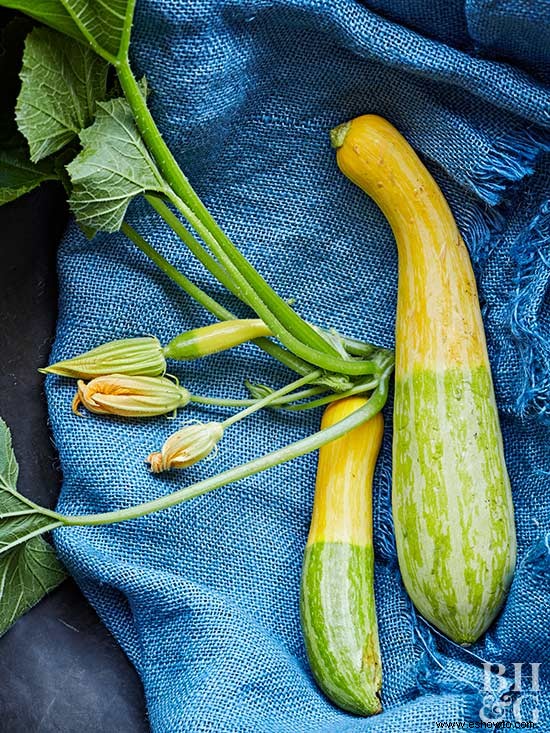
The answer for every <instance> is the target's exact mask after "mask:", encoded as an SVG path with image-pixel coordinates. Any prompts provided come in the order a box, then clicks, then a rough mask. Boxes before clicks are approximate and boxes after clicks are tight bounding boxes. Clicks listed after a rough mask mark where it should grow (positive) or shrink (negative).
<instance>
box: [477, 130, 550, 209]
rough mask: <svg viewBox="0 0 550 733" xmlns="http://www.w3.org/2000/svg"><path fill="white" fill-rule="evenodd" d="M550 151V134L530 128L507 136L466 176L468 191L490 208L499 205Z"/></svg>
mask: <svg viewBox="0 0 550 733" xmlns="http://www.w3.org/2000/svg"><path fill="white" fill-rule="evenodd" d="M547 150H550V133H549V132H547V131H545V130H542V129H540V128H531V129H526V130H521V131H516V132H513V133H509V134H507V135H504V136H503V137H501V138H499V139H498V140H497V141H496V142H495V143H494V144H493V145H492V146H491V148H490V150H489V153H488V155H487V157H486V159H485V160H483V161H482V162H480V164H479V166H478V167H476V168H474V169H473V170H471V171H469V172H467V173H466V179H467V182H468V185H469V187H470V188H471V190H472V191H473V192H474V193H475V194H476V195H477V196H478V197H479V198H480V199H482V200H483V201H485V202H486V203H487V204H489V205H490V206H496V205H497V204H500V203H501V202H502V200H503V199H504V198H505V194H506V193H507V190H508V188H509V187H510V186H511V185H512V184H515V183H517V182H518V181H521V180H522V179H523V178H525V177H526V176H530V175H531V174H532V173H534V171H535V163H536V161H537V158H538V157H539V155H540V154H541V153H543V152H544V151H547Z"/></svg>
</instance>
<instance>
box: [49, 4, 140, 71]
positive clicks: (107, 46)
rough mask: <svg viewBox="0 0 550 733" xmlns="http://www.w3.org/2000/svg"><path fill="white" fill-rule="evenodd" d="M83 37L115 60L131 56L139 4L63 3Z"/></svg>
mask: <svg viewBox="0 0 550 733" xmlns="http://www.w3.org/2000/svg"><path fill="white" fill-rule="evenodd" d="M60 2H61V3H62V4H63V5H64V7H65V8H66V10H67V11H68V12H69V13H70V15H71V17H72V18H73V20H74V22H75V23H76V24H77V25H78V27H79V28H80V31H81V33H82V34H83V35H84V36H86V38H87V39H88V40H89V41H91V42H92V43H94V44H97V46H98V50H99V49H103V50H105V51H106V52H107V54H110V55H111V56H112V57H114V58H118V59H120V58H122V57H123V56H126V54H127V52H128V46H129V43H130V31H131V28H132V19H133V15H134V7H135V4H136V0H60Z"/></svg>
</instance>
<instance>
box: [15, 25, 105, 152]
mask: <svg viewBox="0 0 550 733" xmlns="http://www.w3.org/2000/svg"><path fill="white" fill-rule="evenodd" d="M107 70H108V64H107V62H106V61H104V60H103V59H101V58H100V57H99V56H97V55H96V54H95V53H94V52H93V51H92V50H91V49H90V48H89V47H87V46H84V45H83V44H81V43H78V42H76V41H73V40H68V39H66V38H64V37H63V36H62V35H61V34H59V33H56V32H55V31H52V30H50V29H48V28H35V29H34V30H33V31H32V32H31V33H29V35H28V36H27V40H26V42H25V51H24V54H23V67H22V69H21V82H22V83H21V91H20V93H19V97H18V99H17V108H16V119H17V126H18V128H19V130H20V131H21V132H22V133H23V135H24V136H25V138H26V139H27V142H28V144H29V148H30V152H31V160H32V161H33V162H38V161H39V160H42V159H43V158H45V157H47V156H48V155H51V154H52V153H56V152H57V151H58V150H61V148H63V147H64V146H65V145H66V144H67V143H69V142H70V141H71V140H72V139H73V138H75V137H76V136H77V135H78V134H79V133H80V131H81V130H82V129H83V128H85V127H87V126H88V125H89V124H90V123H91V121H92V120H93V117H94V114H95V110H96V103H97V101H98V100H101V99H104V98H105V95H106V88H107Z"/></svg>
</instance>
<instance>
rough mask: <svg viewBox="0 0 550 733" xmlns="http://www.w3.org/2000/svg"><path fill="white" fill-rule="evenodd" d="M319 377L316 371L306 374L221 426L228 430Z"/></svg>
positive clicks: (225, 421) (228, 419)
mask: <svg viewBox="0 0 550 733" xmlns="http://www.w3.org/2000/svg"><path fill="white" fill-rule="evenodd" d="M320 376H321V372H320V371H319V370H318V369H317V370H315V371H313V372H311V373H310V374H306V376H305V377H302V378H301V379H297V380H296V381H295V382H291V383H290V384H287V385H285V386H284V387H281V389H278V390H276V391H275V392H271V393H270V394H268V395H266V396H265V397H263V398H262V399H261V400H257V401H256V402H255V403H254V404H253V405H250V406H249V407H246V408H245V409H244V410H241V411H240V412H237V413H236V414H235V415H231V417H228V418H227V420H224V421H223V422H222V425H223V426H224V428H228V427H229V426H230V425H233V424H234V423H236V422H238V421H239V420H244V418H245V417H248V416H249V415H252V413H253V412H257V411H258V410H261V409H262V408H263V407H268V406H269V405H271V404H273V403H274V402H276V400H277V399H278V398H279V397H284V396H285V395H287V394H288V393H289V392H294V390H296V389H299V388H300V387H303V386H304V385H306V384H309V383H311V382H314V381H315V380H316V379H318V378H319V377H320Z"/></svg>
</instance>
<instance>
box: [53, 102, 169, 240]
mask: <svg viewBox="0 0 550 733" xmlns="http://www.w3.org/2000/svg"><path fill="white" fill-rule="evenodd" d="M80 142H81V144H82V148H83V149H82V152H81V153H80V154H79V155H77V157H76V158H75V159H74V160H73V162H72V163H70V164H69V165H68V166H67V170H68V171H69V175H70V177H71V182H72V186H73V191H72V195H71V197H70V199H69V203H70V205H71V208H72V210H73V212H74V214H75V216H76V218H77V220H78V222H79V223H80V224H82V225H84V226H86V227H91V228H92V229H95V230H98V229H100V230H102V231H107V232H114V231H118V229H120V226H121V224H122V221H123V219H124V215H125V213H126V209H127V208H128V204H129V203H130V201H131V200H132V198H134V196H137V195H139V194H141V193H145V192H146V191H156V192H158V193H163V192H164V191H165V189H166V186H165V183H164V180H163V178H162V176H161V174H160V173H159V171H158V169H157V167H156V165H155V163H154V162H153V160H152V158H151V156H150V155H149V153H148V152H147V148H146V147H145V144H144V142H143V140H142V139H141V136H140V134H139V132H138V129H137V127H136V124H135V122H134V118H133V115H132V111H131V109H130V106H129V105H128V103H127V102H126V100H124V99H113V100H110V101H109V102H100V103H99V104H98V111H97V115H96V120H95V122H94V123H93V125H92V126H91V127H88V128H87V129H86V130H83V131H82V133H81V134H80Z"/></svg>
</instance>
